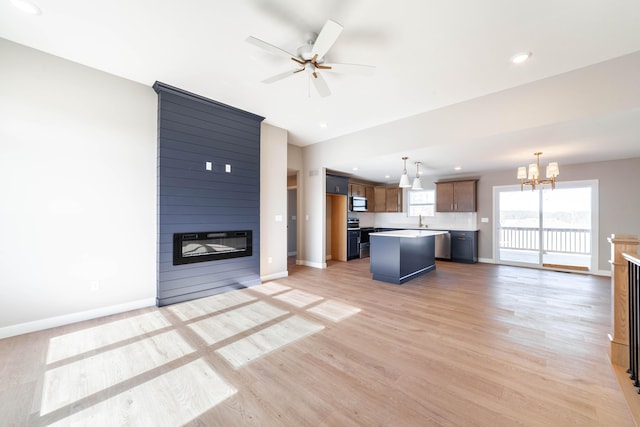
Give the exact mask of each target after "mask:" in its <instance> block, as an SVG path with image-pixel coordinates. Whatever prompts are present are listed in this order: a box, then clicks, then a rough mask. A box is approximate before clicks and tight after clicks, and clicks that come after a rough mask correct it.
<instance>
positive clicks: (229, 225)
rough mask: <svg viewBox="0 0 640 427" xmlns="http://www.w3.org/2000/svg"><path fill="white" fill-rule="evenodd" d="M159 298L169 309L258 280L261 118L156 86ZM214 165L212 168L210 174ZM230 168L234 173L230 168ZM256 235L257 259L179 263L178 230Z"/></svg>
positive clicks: (201, 98)
mask: <svg viewBox="0 0 640 427" xmlns="http://www.w3.org/2000/svg"><path fill="white" fill-rule="evenodd" d="M154 89H155V91H156V92H157V93H158V212H159V218H158V228H159V230H158V294H157V299H156V302H157V305H158V306H163V305H167V304H173V303H176V302H180V301H186V300H190V299H194V298H200V297H203V296H208V295H213V294H216V293H220V292H223V291H225V290H226V289H234V288H238V287H242V286H251V285H254V284H257V283H260V123H261V122H262V120H263V119H264V118H263V117H260V116H256V115H254V114H251V113H247V112H245V111H242V110H238V109H236V108H233V107H229V106H227V105H224V104H221V103H218V102H215V101H212V100H210V99H206V98H204V97H201V96H198V95H195V94H191V93H188V92H184V91H182V90H180V89H176V88H174V87H171V86H168V85H165V84H163V83H159V82H156V84H155V85H154ZM206 162H211V163H212V165H213V171H207V170H206V168H205V164H206ZM227 164H229V165H231V173H227V172H225V165H227ZM226 230H252V231H253V255H252V256H250V257H244V258H234V259H228V260H218V261H208V262H201V263H195V264H188V265H173V252H172V251H173V246H172V244H173V233H184V232H202V231H226Z"/></svg>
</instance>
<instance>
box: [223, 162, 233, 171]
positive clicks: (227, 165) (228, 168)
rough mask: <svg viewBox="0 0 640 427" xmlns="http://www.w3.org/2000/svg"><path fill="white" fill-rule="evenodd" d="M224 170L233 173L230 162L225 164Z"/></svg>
mask: <svg viewBox="0 0 640 427" xmlns="http://www.w3.org/2000/svg"><path fill="white" fill-rule="evenodd" d="M224 171H225V172H226V173H231V165H230V164H228V163H227V164H226V165H224Z"/></svg>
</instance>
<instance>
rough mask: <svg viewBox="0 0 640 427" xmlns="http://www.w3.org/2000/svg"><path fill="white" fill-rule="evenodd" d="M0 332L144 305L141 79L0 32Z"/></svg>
mask: <svg viewBox="0 0 640 427" xmlns="http://www.w3.org/2000/svg"><path fill="white" fill-rule="evenodd" d="M0 58H2V66H1V67H0V117H2V120H1V122H0V194H1V200H0V338H2V337H6V336H11V335H15V334H19V333H23V332H29V331H31V330H37V329H42V328H45V327H50V326H55V325H59V324H64V323H69V322H72V321H76V320H81V319H84V318H90V317H97V316H100V315H104V314H111V313H114V312H117V311H124V310H128V309H132V308H137V307H141V306H148V305H153V304H154V301H155V295H156V255H155V254H156V222H157V219H156V211H157V210H156V186H157V184H156V165H157V160H156V144H157V141H156V126H157V117H156V116H157V113H156V110H157V101H156V94H155V92H154V91H153V90H152V89H151V87H148V86H144V85H141V84H138V83H134V82H131V81H128V80H125V79H122V78H118V77H114V76H112V75H109V74H106V73H103V72H100V71H96V70H94V69H91V68H88V67H84V66H81V65H78V64H76V63H73V62H70V61H66V60H63V59H61V58H57V57H54V56H51V55H48V54H44V53H42V52H39V51H36V50H33V49H30V48H27V47H24V46H21V45H17V44H14V43H12V42H9V41H6V40H3V39H0Z"/></svg>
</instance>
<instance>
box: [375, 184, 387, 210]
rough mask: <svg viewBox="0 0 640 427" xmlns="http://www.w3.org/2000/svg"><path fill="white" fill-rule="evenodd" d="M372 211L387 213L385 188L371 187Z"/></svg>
mask: <svg viewBox="0 0 640 427" xmlns="http://www.w3.org/2000/svg"><path fill="white" fill-rule="evenodd" d="M373 194H374V195H373V199H374V205H373V211H374V212H386V211H387V187H373Z"/></svg>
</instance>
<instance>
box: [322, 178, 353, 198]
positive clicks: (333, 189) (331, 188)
mask: <svg viewBox="0 0 640 427" xmlns="http://www.w3.org/2000/svg"><path fill="white" fill-rule="evenodd" d="M326 191H327V193H330V194H344V195H345V196H346V195H347V193H348V192H349V178H347V177H346V176H339V175H331V174H327V189H326Z"/></svg>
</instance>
